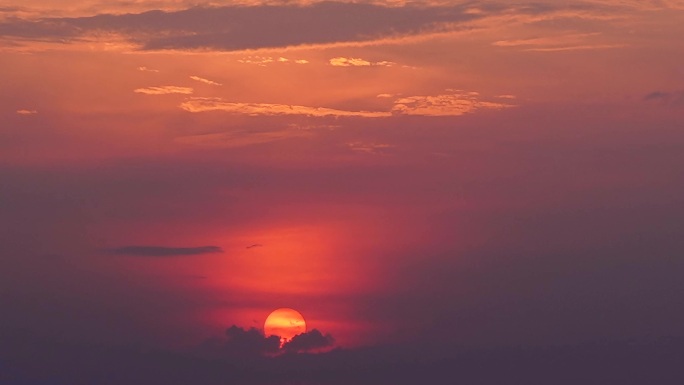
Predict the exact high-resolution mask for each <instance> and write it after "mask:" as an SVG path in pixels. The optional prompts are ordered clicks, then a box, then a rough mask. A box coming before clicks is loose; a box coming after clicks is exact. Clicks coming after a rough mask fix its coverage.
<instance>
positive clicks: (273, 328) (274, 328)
mask: <svg viewBox="0 0 684 385" xmlns="http://www.w3.org/2000/svg"><path fill="white" fill-rule="evenodd" d="M304 332H306V322H305V321H304V317H302V315H301V314H299V312H298V311H296V310H294V309H288V308H281V309H277V310H274V311H273V312H272V313H271V314H269V316H268V317H267V318H266V322H264V335H266V337H269V336H278V337H280V344H281V345H282V344H283V343H285V342H287V341H289V340H291V339H292V337H294V336H296V335H297V334H302V333H304Z"/></svg>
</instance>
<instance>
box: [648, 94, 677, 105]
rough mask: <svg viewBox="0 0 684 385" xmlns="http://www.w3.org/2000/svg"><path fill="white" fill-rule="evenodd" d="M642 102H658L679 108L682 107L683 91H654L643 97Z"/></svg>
mask: <svg viewBox="0 0 684 385" xmlns="http://www.w3.org/2000/svg"><path fill="white" fill-rule="evenodd" d="M644 100H645V101H647V102H660V103H663V104H666V105H671V106H681V105H684V91H674V92H663V91H654V92H651V93H650V94H648V95H646V96H644Z"/></svg>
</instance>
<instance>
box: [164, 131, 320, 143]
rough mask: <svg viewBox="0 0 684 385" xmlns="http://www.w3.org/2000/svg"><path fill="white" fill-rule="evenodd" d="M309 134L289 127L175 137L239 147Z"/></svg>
mask: <svg viewBox="0 0 684 385" xmlns="http://www.w3.org/2000/svg"><path fill="white" fill-rule="evenodd" d="M309 136H311V133H310V132H308V131H306V130H301V129H296V128H288V129H284V130H278V131H262V132H258V131H257V132H254V131H246V130H244V131H229V132H220V133H212V134H203V135H189V136H181V137H178V138H176V139H175V142H176V143H182V144H188V145H193V146H201V147H213V148H237V147H244V146H251V145H255V144H262V143H270V142H276V141H280V140H285V139H291V138H304V137H309Z"/></svg>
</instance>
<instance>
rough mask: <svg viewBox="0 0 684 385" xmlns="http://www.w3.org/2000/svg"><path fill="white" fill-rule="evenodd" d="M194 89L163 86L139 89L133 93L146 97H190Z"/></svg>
mask: <svg viewBox="0 0 684 385" xmlns="http://www.w3.org/2000/svg"><path fill="white" fill-rule="evenodd" d="M193 91H194V90H193V89H192V88H190V87H177V86H161V87H147V88H138V89H136V90H134V91H133V92H135V93H138V94H145V95H168V94H183V95H190V94H192V93H193Z"/></svg>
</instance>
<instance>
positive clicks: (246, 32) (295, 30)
mask: <svg viewBox="0 0 684 385" xmlns="http://www.w3.org/2000/svg"><path fill="white" fill-rule="evenodd" d="M505 8H506V7H505V6H501V5H495V4H489V5H486V6H483V7H481V9H482V13H477V14H476V13H473V12H470V7H469V6H468V5H452V6H432V7H423V6H420V7H419V6H412V5H407V6H400V7H390V6H383V5H377V4H361V3H342V2H321V3H314V4H309V5H257V6H224V7H194V8H190V9H186V10H182V11H176V12H164V11H148V12H143V13H139V14H121V15H108V14H103V15H96V16H91V17H76V18H43V19H38V20H22V19H11V20H5V21H3V22H0V35H2V36H12V37H15V38H24V39H43V40H44V39H51V40H53V41H55V42H64V41H69V40H71V39H77V38H80V37H84V36H90V35H92V34H96V33H97V34H100V33H101V32H102V31H106V32H110V33H116V34H120V35H123V36H126V37H127V38H128V39H129V40H130V41H132V42H134V43H135V44H137V45H139V46H140V47H141V48H142V49H144V50H165V49H198V48H211V49H220V50H228V51H233V50H247V49H258V48H273V47H285V46H296V45H305V44H327V43H336V42H360V41H368V40H373V39H377V38H379V37H387V36H401V35H411V34H418V33H423V32H426V31H429V30H442V29H444V27H445V26H448V25H452V24H454V23H456V24H458V23H461V22H468V21H472V20H476V19H480V18H483V17H486V16H487V15H489V14H491V13H492V12H498V11H500V10H502V9H505Z"/></svg>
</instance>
